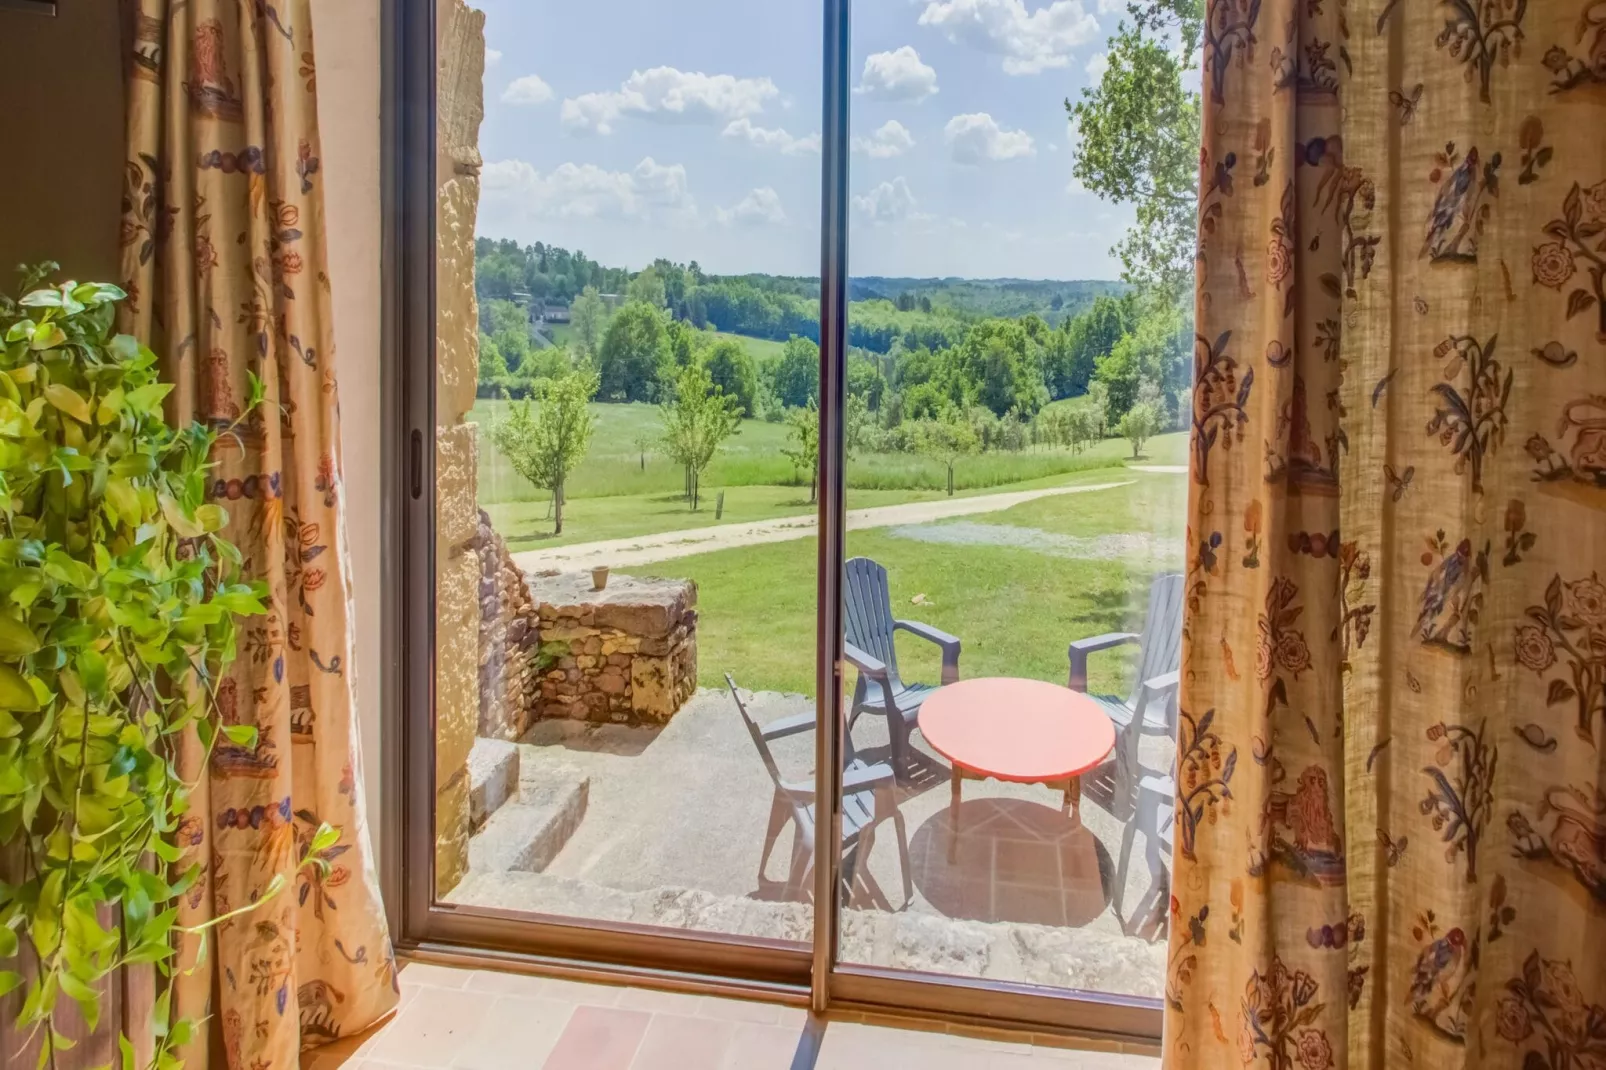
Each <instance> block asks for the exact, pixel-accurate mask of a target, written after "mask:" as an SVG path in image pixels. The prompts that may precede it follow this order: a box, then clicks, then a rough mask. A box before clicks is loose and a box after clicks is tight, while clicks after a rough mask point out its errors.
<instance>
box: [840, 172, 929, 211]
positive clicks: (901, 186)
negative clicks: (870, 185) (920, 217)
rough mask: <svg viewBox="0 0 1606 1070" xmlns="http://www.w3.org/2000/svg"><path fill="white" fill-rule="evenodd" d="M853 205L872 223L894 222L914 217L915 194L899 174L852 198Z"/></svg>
mask: <svg viewBox="0 0 1606 1070" xmlns="http://www.w3.org/2000/svg"><path fill="white" fill-rule="evenodd" d="M853 207H854V208H855V209H856V210H857V211H858V212H859V213H860V214H861V215H863V216H864V217H865V218H866V219H868V220H870V222H872V223H896V222H898V221H899V220H903V219H911V218H915V195H914V193H913V192H911V191H910V189H909V183H908V181H907V180H906V179H905V178H904V177H903V176H902V175H899V176H898V177H897V178H895V179H893V180H892V181H891V182H883V183H881V184H880V185H879V186H877V187H876V188H875V189H872V190H871V191H870V192H869V193H865V194H861V195H859V196H857V197H855V198H853Z"/></svg>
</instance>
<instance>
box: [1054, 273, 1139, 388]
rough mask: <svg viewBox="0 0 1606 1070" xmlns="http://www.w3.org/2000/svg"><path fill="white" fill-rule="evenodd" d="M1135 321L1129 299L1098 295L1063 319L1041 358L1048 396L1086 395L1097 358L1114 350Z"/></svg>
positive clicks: (1096, 365)
mask: <svg viewBox="0 0 1606 1070" xmlns="http://www.w3.org/2000/svg"><path fill="white" fill-rule="evenodd" d="M1134 318H1135V317H1134V316H1133V314H1132V302H1131V300H1129V299H1126V298H1115V297H1110V296H1109V295H1108V294H1100V295H1099V296H1098V297H1097V298H1095V299H1094V301H1093V304H1092V307H1090V308H1088V309H1086V310H1085V311H1083V312H1082V313H1081V314H1080V315H1078V316H1075V317H1073V318H1071V319H1068V320H1066V321H1065V322H1064V323H1063V324H1062V325H1061V326H1060V329H1059V330H1058V331H1056V332H1054V335H1053V338H1052V339H1051V340H1050V342H1049V344H1048V347H1047V350H1046V351H1045V353H1044V356H1043V376H1044V378H1045V380H1047V386H1048V392H1049V395H1050V396H1051V397H1053V398H1055V399H1058V398H1071V397H1077V396H1078V395H1081V394H1085V393H1087V386H1088V383H1090V382H1091V381H1092V379H1093V373H1094V371H1095V370H1096V369H1097V367H1098V358H1100V357H1102V356H1103V355H1104V354H1106V353H1108V352H1109V351H1110V350H1111V349H1113V348H1115V343H1116V342H1118V341H1120V340H1121V336H1122V335H1123V334H1126V333H1127V331H1129V330H1131V328H1132V325H1133V320H1134Z"/></svg>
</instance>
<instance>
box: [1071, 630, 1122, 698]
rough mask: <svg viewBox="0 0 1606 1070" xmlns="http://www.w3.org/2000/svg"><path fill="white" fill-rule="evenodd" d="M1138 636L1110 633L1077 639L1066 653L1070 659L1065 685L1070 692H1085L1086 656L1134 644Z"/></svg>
mask: <svg viewBox="0 0 1606 1070" xmlns="http://www.w3.org/2000/svg"><path fill="white" fill-rule="evenodd" d="M1138 638H1139V637H1138V636H1137V635H1134V634H1133V633H1132V632H1110V633H1108V634H1106V635H1095V636H1093V637H1092V638H1090V639H1078V640H1077V641H1076V642H1074V643H1072V644H1071V647H1070V650H1069V651H1067V654H1068V655H1069V657H1070V659H1071V678H1070V680H1069V682H1068V683H1067V684H1066V686H1067V687H1069V688H1070V689H1071V690H1072V691H1081V692H1083V693H1084V694H1085V693H1086V692H1087V656H1088V655H1089V654H1096V653H1098V652H1099V651H1100V650H1110V649H1112V648H1113V647H1118V646H1122V645H1124V644H1126V643H1135V642H1137V641H1138Z"/></svg>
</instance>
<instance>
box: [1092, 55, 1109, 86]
mask: <svg viewBox="0 0 1606 1070" xmlns="http://www.w3.org/2000/svg"><path fill="white" fill-rule="evenodd" d="M1109 69H1110V54H1109V53H1108V52H1095V53H1093V54H1092V55H1091V56H1089V57H1087V77H1088V80H1089V81H1093V82H1096V81H1098V80H1099V79H1100V78H1103V77H1104V72H1105V71H1107V70H1109Z"/></svg>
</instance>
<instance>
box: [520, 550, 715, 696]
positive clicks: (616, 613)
mask: <svg viewBox="0 0 1606 1070" xmlns="http://www.w3.org/2000/svg"><path fill="white" fill-rule="evenodd" d="M527 579H528V585H529V594H530V597H531V599H532V600H533V601H534V602H535V604H536V607H537V608H536V615H537V618H538V619H539V621H540V648H539V652H538V658H539V666H540V671H541V701H540V707H539V710H538V713H537V716H540V717H563V718H569V719H572V720H582V721H600V722H608V723H613V724H637V725H657V724H664V723H665V722H667V721H668V720H669V719H670V718H671V717H673V716H674V715H675V711H677V710H679V709H680V707H681V706H682V705H683V704H684V703H685V702H686V700H687V699H689V698H691V696H692V694H693V693H694V692H695V691H696V690H697V610H696V605H697V585H696V584H695V583H693V582H691V581H690V580H652V579H636V578H634V577H630V576H616V577H614V578H613V580H612V581H611V582H610V583H609V584H608V586H607V588H606V589H605V590H601V591H596V590H593V589H592V583H591V575H590V573H583V572H567V573H558V574H556V575H545V576H539V575H532V576H529V577H527Z"/></svg>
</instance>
